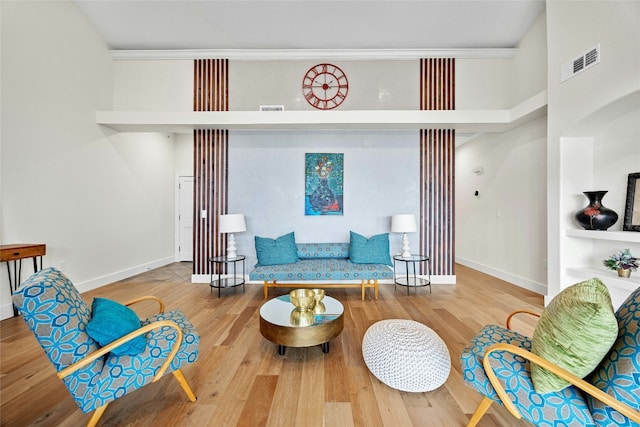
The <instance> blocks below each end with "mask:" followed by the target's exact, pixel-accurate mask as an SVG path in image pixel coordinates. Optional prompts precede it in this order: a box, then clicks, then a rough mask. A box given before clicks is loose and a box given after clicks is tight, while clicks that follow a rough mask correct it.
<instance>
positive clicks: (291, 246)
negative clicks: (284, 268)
mask: <svg viewBox="0 0 640 427" xmlns="http://www.w3.org/2000/svg"><path fill="white" fill-rule="evenodd" d="M255 241H256V256H257V258H258V265H259V266H262V265H279V264H291V263H294V262H298V247H297V246H296V238H295V235H294V234H293V231H292V232H291V233H289V234H285V235H284V236H280V237H278V238H277V239H269V238H267V237H259V236H256V237H255Z"/></svg>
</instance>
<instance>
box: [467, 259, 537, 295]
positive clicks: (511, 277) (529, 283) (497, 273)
mask: <svg viewBox="0 0 640 427" xmlns="http://www.w3.org/2000/svg"><path fill="white" fill-rule="evenodd" d="M456 262H457V263H458V264H462V265H464V266H466V267H469V268H473V269H474V270H478V271H480V272H482V273H485V274H488V275H490V276H493V277H497V278H498V279H501V280H504V281H506V282H509V283H513V284H514V285H516V286H520V287H521V288H524V289H528V290H530V291H533V292H535V293H537V294H540V295H546V294H547V285H545V284H543V283H538V282H534V281H533V280H529V279H526V278H524V277H521V276H518V275H515V274H511V273H508V272H506V271H502V270H499V269H497V268H493V267H490V266H488V265H484V264H480V263H478V262H475V261H471V260H469V259H465V258H461V257H456Z"/></svg>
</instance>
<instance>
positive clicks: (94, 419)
mask: <svg viewBox="0 0 640 427" xmlns="http://www.w3.org/2000/svg"><path fill="white" fill-rule="evenodd" d="M145 300H155V301H157V302H158V304H159V306H160V307H159V311H158V313H164V303H163V302H162V300H160V299H159V298H157V297H155V296H151V295H146V296H143V297H140V298H136V299H134V300H131V301H129V302H126V303H125V304H124V305H126V306H130V305H133V304H135V303H138V302H141V301H145ZM165 326H168V327H170V328H173V329H175V330H176V333H177V335H178V336H177V339H176V342H175V343H174V344H173V347H172V348H171V351H170V352H169V355H168V356H167V358H166V360H165V361H164V362H163V363H162V366H160V369H159V370H158V372H157V373H156V376H155V377H154V378H153V381H152V382H156V381H158V380H159V379H160V378H162V376H163V375H164V374H165V372H166V371H167V369H168V368H169V365H170V364H171V362H172V361H173V359H174V357H175V356H176V354H177V353H178V350H179V349H180V345H181V344H182V338H183V334H182V329H180V327H179V326H178V325H177V324H176V323H175V322H174V321H171V320H158V321H156V322H152V323H149V324H148V325H145V326H142V327H140V328H139V329H136V330H135V331H133V332H131V333H129V334H127V335H125V336H123V337H121V338H118V339H117V340H115V341H113V342H112V343H110V344H108V345H106V346H104V347H102V348H100V349H99V350H97V351H94V352H93V353H90V354H88V355H86V356H85V357H83V358H82V359H80V360H78V361H77V362H75V363H73V364H71V365H69V366H67V367H66V368H65V369H63V370H61V371H60V372H58V378H60V379H63V378H65V377H67V376H69V375H71V374H72V373H74V372H76V371H77V370H79V369H81V368H83V367H85V366H87V365H88V364H90V363H91V362H93V361H94V360H96V359H97V358H99V357H102V356H104V355H105V354H107V353H109V352H110V351H112V350H113V349H114V348H116V347H119V346H120V345H122V344H124V343H126V342H129V341H131V340H132V339H134V338H135V337H138V336H140V335H143V334H146V333H147V332H149V331H151V330H153V329H157V328H162V327H165ZM172 374H173V376H174V377H175V378H176V380H177V381H178V383H179V384H180V386H181V387H182V389H183V390H184V392H185V393H186V394H187V397H188V398H189V400H190V401H191V402H195V401H196V396H195V395H194V394H193V391H192V390H191V387H190V386H189V383H188V382H187V379H186V378H185V376H184V374H183V373H182V370H180V369H177V370H175V371H172ZM107 405H109V404H108V403H106V404H104V405H102V406H100V407H99V408H96V410H95V411H93V414H92V415H91V418H90V419H89V421H88V422H87V427H94V426H95V425H96V424H97V423H98V421H99V420H100V417H102V414H104V411H105V410H106V409H107Z"/></svg>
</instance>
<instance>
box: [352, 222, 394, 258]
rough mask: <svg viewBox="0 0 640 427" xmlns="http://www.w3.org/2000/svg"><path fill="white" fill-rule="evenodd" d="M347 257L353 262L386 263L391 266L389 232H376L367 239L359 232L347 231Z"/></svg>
mask: <svg viewBox="0 0 640 427" xmlns="http://www.w3.org/2000/svg"><path fill="white" fill-rule="evenodd" d="M349 234H350V236H351V237H350V243H349V259H351V262H353V263H355V264H386V265H389V266H391V265H392V264H391V255H389V233H384V234H377V235H375V236H371V238H369V239H367V238H366V237H364V236H363V235H361V234H358V233H354V232H353V231H350V232H349Z"/></svg>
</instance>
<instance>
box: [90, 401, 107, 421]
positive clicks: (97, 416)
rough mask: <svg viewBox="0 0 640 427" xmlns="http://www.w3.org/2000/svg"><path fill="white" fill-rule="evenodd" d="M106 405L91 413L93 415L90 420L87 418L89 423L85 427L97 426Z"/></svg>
mask: <svg viewBox="0 0 640 427" xmlns="http://www.w3.org/2000/svg"><path fill="white" fill-rule="evenodd" d="M107 405H108V403H105V404H104V405H102V406H101V407H99V408H97V409H96V410H95V411H93V414H91V418H89V422H87V427H95V425H96V424H98V421H100V417H101V416H102V414H104V411H105V410H106V409H107Z"/></svg>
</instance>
